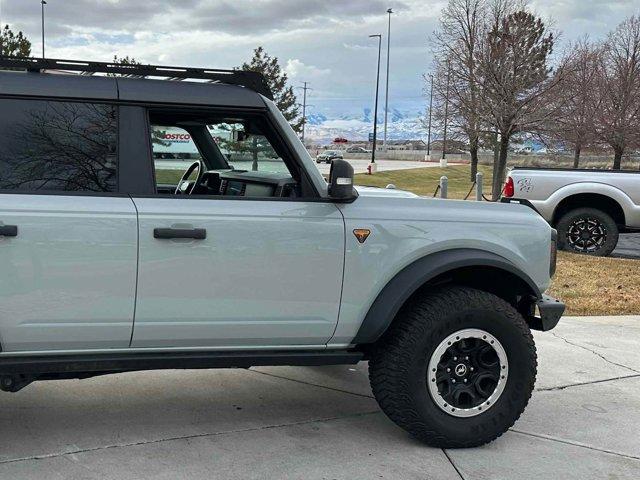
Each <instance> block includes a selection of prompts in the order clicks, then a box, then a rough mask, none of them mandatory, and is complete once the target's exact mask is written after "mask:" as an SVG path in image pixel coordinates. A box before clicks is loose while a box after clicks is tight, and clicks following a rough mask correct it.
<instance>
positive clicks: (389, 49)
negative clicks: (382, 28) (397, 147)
mask: <svg viewBox="0 0 640 480" xmlns="http://www.w3.org/2000/svg"><path fill="white" fill-rule="evenodd" d="M387 13H388V14H389V28H388V30H387V93H386V98H385V106H384V150H385V152H386V151H387V150H388V146H387V127H388V121H389V67H390V64H391V14H392V13H393V9H391V8H390V9H389V10H387Z"/></svg>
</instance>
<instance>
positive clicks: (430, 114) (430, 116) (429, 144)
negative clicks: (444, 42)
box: [427, 74, 433, 159]
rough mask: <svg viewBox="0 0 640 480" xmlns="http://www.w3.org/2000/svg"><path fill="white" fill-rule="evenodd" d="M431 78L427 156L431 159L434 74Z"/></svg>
mask: <svg viewBox="0 0 640 480" xmlns="http://www.w3.org/2000/svg"><path fill="white" fill-rule="evenodd" d="M429 77H430V78H431V94H430V95H429V141H428V142H427V156H428V157H429V159H431V119H432V118H433V115H432V113H433V74H430V75H429Z"/></svg>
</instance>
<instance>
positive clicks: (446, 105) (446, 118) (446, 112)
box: [442, 62, 451, 160]
mask: <svg viewBox="0 0 640 480" xmlns="http://www.w3.org/2000/svg"><path fill="white" fill-rule="evenodd" d="M450 80H451V63H449V62H447V93H446V96H445V99H444V134H443V137H442V159H443V160H444V159H445V158H447V126H448V121H449V87H450V85H451V83H450Z"/></svg>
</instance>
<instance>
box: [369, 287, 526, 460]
mask: <svg viewBox="0 0 640 480" xmlns="http://www.w3.org/2000/svg"><path fill="white" fill-rule="evenodd" d="M536 369H537V357H536V349H535V345H534V343H533V338H532V336H531V332H530V331H529V327H528V326H527V324H526V322H525V321H524V319H523V318H522V316H521V315H520V313H518V311H517V310H516V309H515V308H513V307H512V306H511V305H510V304H508V303H507V302H505V301H504V300H502V299H501V298H498V297H496V296H495V295H492V294H490V293H487V292H483V291H479V290H475V289H471V288H466V287H456V286H451V287H446V288H442V289H440V290H438V291H435V292H433V293H430V294H428V295H425V296H424V297H422V298H419V299H416V300H415V301H414V302H413V303H411V304H410V305H407V306H405V307H403V309H402V311H401V312H400V313H399V314H398V316H397V317H396V319H395V320H394V323H393V324H392V326H391V328H390V329H389V331H387V332H386V333H385V335H384V337H383V338H382V339H381V340H380V341H379V343H378V344H377V345H376V348H375V350H374V352H373V354H372V356H371V360H370V362H369V379H370V381H371V387H372V390H373V393H374V395H375V397H376V399H377V401H378V403H379V404H380V407H381V408H382V410H383V411H384V413H385V414H386V415H387V416H388V417H389V418H390V419H391V420H393V421H394V422H395V423H396V424H397V425H399V426H400V427H402V428H403V429H405V430H406V431H408V432H409V433H410V434H411V435H413V436H414V437H416V438H418V439H419V440H422V441H423V442H425V443H427V444H428V445H431V446H434V447H438V448H461V447H476V446H479V445H483V444H485V443H487V442H490V441H492V440H494V439H496V438H497V437H499V436H500V435H502V434H503V433H504V432H506V431H507V430H508V429H509V428H510V427H511V426H512V425H513V424H514V423H515V421H516V420H517V419H518V417H519V416H520V414H521V413H522V412H523V411H524V408H525V407H526V405H527V402H528V401H529V398H530V397H531V393H532V391H533V387H534V383H535V378H536Z"/></svg>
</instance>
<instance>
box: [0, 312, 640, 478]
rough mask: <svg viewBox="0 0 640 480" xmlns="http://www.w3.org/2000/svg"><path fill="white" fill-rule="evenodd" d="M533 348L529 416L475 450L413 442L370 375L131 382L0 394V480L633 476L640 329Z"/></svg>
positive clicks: (573, 332) (592, 330) (285, 371)
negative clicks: (375, 392) (379, 400)
mask: <svg viewBox="0 0 640 480" xmlns="http://www.w3.org/2000/svg"><path fill="white" fill-rule="evenodd" d="M536 337H537V342H538V347H539V357H540V358H539V363H540V369H539V370H540V373H539V381H538V384H537V390H536V392H535V393H534V396H533V398H532V400H531V403H530V405H529V408H528V410H527V411H526V413H525V414H524V415H523V417H522V418H521V419H520V421H519V422H518V423H517V424H516V425H515V427H514V428H513V429H512V430H511V431H510V432H508V433H507V434H505V435H504V436H503V437H501V438H500V439H499V440H498V441H496V442H494V443H492V444H491V445H489V446H486V447H483V448H478V449H472V450H447V451H442V450H438V449H431V448H427V447H424V446H422V445H421V444H419V443H417V442H416V441H414V440H412V439H411V438H410V437H408V436H407V435H406V434H405V433H404V432H403V431H401V430H400V429H398V428H397V427H396V426H395V425H394V424H392V423H391V422H390V421H389V420H387V419H386V417H385V416H384V415H383V414H382V413H380V411H379V409H378V407H377V405H376V403H375V401H374V400H373V399H372V398H371V391H370V389H369V386H368V381H367V376H366V365H358V366H357V367H321V368H285V367H279V368H255V369H251V370H232V371H187V372H178V371H168V372H153V373H131V374H123V375H117V376H108V377H103V378H95V379H91V380H84V381H64V382H42V383H36V384H33V385H31V386H29V387H27V388H26V389H25V390H23V391H22V392H20V393H18V394H8V393H5V394H2V395H0V418H1V425H2V437H1V438H2V440H1V441H0V445H1V447H0V478H2V479H14V478H15V479H18V478H19V479H42V478H47V480H56V479H65V480H68V479H128V480H130V479H148V478H152V479H171V480H174V479H205V478H206V479H211V478H224V479H236V478H237V479H249V478H251V479H253V478H256V479H280V478H295V479H372V478H384V479H412V478H416V479H418V478H419V479H425V478H429V479H454V480H455V479H458V480H459V479H461V478H463V479H514V478H518V479H536V480H539V479H547V478H562V479H563V480H564V479H581V480H583V479H591V478H594V479H596V478H597V479H602V478H611V479H613V478H615V479H633V480H637V479H638V478H640V435H639V434H638V425H640V349H638V344H639V343H640V317H611V318H567V319H564V320H563V322H562V323H561V325H560V326H559V328H558V329H557V330H556V331H554V332H553V333H549V334H536Z"/></svg>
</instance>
